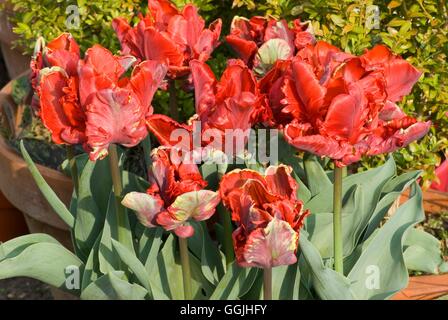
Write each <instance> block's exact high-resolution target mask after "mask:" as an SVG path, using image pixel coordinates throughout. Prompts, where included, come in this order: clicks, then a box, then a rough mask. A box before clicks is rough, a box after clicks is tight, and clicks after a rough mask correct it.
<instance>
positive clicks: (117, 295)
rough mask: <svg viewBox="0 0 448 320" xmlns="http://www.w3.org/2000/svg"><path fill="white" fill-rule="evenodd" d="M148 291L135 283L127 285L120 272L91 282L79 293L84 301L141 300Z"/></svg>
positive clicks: (113, 272)
mask: <svg viewBox="0 0 448 320" xmlns="http://www.w3.org/2000/svg"><path fill="white" fill-rule="evenodd" d="M147 294H148V291H146V290H145V288H143V287H141V286H140V285H138V284H136V283H129V282H128V281H127V280H126V276H125V274H124V272H122V271H111V272H110V273H108V274H106V275H103V276H102V277H100V278H98V279H97V280H96V281H95V282H92V283H91V284H90V285H89V286H88V287H87V288H85V290H84V291H83V292H82V293H81V298H82V299H85V300H143V299H145V297H146V295H147Z"/></svg>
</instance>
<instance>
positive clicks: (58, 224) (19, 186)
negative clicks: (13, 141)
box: [0, 82, 73, 249]
mask: <svg viewBox="0 0 448 320" xmlns="http://www.w3.org/2000/svg"><path fill="white" fill-rule="evenodd" d="M11 87H12V86H11V82H10V83H8V84H7V85H6V86H5V87H4V88H3V89H2V90H1V91H0V106H2V105H3V101H4V100H5V99H7V98H8V96H10V94H11ZM0 168H1V170H0V190H1V191H2V192H3V194H4V195H5V197H6V198H7V199H8V200H9V201H10V202H11V203H12V204H13V205H14V207H16V208H17V209H19V210H20V211H22V212H23V213H24V215H25V219H26V222H27V224H28V228H29V230H30V232H31V233H47V234H50V235H51V236H53V237H54V238H56V239H57V240H58V241H60V242H61V243H62V244H63V245H64V246H66V247H67V248H70V249H71V248H72V243H71V235H70V232H69V228H68V226H67V225H66V224H65V223H64V222H63V221H62V220H61V219H60V218H59V216H58V215H57V214H56V213H55V212H54V211H53V209H52V208H51V207H50V205H49V204H48V202H47V200H46V199H45V198H44V197H43V195H42V193H41V192H40V190H39V189H38V187H37V185H36V183H35V182H34V179H33V177H32V176H31V173H30V172H29V170H28V167H27V166H26V163H25V161H24V160H23V159H22V157H21V156H20V155H19V154H17V153H16V152H15V150H13V149H12V148H10V147H9V146H8V145H7V144H6V141H5V140H4V138H3V137H0ZM37 168H38V170H39V171H40V173H41V174H42V176H43V177H44V179H45V181H47V183H48V184H49V185H50V187H51V188H52V189H53V190H54V191H55V192H56V194H57V195H58V197H59V198H60V199H61V200H62V201H63V202H64V203H65V204H66V205H67V206H68V205H69V203H70V199H71V195H72V190H73V184H72V181H71V179H70V178H68V177H67V176H65V175H64V174H62V173H61V172H59V171H56V170H53V169H50V168H47V167H44V166H41V165H37Z"/></svg>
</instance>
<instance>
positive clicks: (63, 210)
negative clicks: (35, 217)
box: [20, 140, 75, 228]
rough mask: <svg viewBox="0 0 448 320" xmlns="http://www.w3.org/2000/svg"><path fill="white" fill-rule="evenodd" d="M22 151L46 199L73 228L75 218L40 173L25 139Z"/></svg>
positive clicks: (21, 145)
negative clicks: (25, 143) (28, 150)
mask: <svg viewBox="0 0 448 320" xmlns="http://www.w3.org/2000/svg"><path fill="white" fill-rule="evenodd" d="M20 151H21V152H22V156H23V159H24V160H25V162H26V164H27V165H28V169H29V170H30V172H31V175H32V176H33V178H34V181H35V182H36V184H37V187H38V188H39V190H40V191H41V192H42V194H43V196H44V197H45V199H46V200H47V201H48V203H49V204H50V206H51V207H52V208H53V210H54V211H55V212H56V213H57V214H58V216H59V217H60V218H61V219H62V220H63V221H64V222H65V223H66V224H67V225H68V226H69V227H70V228H73V226H74V223H75V219H74V217H73V215H72V214H71V213H70V211H69V210H68V209H67V207H66V206H65V204H64V203H63V202H62V201H61V200H60V199H59V197H58V196H57V195H56V193H55V192H54V191H53V190H52V189H51V187H50V186H49V185H48V183H47V182H46V181H45V179H44V178H43V177H42V175H41V174H40V172H39V170H38V169H37V167H36V165H35V164H34V162H33V160H32V159H31V157H30V155H29V154H28V152H27V151H26V149H25V146H24V145H23V140H21V141H20Z"/></svg>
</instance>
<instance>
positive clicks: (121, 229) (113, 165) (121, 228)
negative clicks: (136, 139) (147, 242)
mask: <svg viewBox="0 0 448 320" xmlns="http://www.w3.org/2000/svg"><path fill="white" fill-rule="evenodd" d="M109 164H110V174H111V176H112V184H113V186H114V195H115V204H116V210H115V214H116V219H117V236H118V242H120V243H122V244H125V242H126V219H125V211H124V207H123V206H122V205H121V194H122V192H123V185H122V183H121V174H120V168H119V166H118V152H117V146H116V145H115V144H111V145H110V146H109Z"/></svg>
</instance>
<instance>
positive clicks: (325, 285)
mask: <svg viewBox="0 0 448 320" xmlns="http://www.w3.org/2000/svg"><path fill="white" fill-rule="evenodd" d="M307 236H308V235H307V233H306V232H305V231H302V232H301V234H300V249H301V253H302V254H301V255H300V257H299V263H300V266H301V267H300V270H302V268H303V269H306V270H308V271H309V272H307V273H306V275H305V276H304V274H303V273H302V276H303V277H302V278H303V280H302V281H303V282H304V283H307V282H308V283H309V284H311V285H312V287H313V289H314V290H315V291H316V293H317V294H318V295H319V297H320V298H321V299H323V300H353V299H356V297H355V295H354V293H353V292H352V290H351V288H350V281H349V279H347V278H346V277H344V276H343V275H341V274H339V273H337V272H336V271H334V270H332V269H330V268H328V267H326V266H324V264H323V261H322V257H321V256H320V254H319V251H318V250H317V248H316V247H314V245H313V244H312V243H311V242H310V241H309V240H308V239H307Z"/></svg>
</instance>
